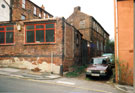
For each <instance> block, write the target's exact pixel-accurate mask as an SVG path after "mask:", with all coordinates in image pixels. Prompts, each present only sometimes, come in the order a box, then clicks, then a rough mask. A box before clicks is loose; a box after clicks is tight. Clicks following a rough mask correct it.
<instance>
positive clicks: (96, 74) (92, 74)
mask: <svg viewBox="0 0 135 93" xmlns="http://www.w3.org/2000/svg"><path fill="white" fill-rule="evenodd" d="M91 76H99V74H91Z"/></svg>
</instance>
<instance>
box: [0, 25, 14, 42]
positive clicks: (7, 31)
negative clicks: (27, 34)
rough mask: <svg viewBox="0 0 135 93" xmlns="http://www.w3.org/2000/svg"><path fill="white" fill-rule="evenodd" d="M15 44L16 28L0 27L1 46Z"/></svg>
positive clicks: (11, 26)
mask: <svg viewBox="0 0 135 93" xmlns="http://www.w3.org/2000/svg"><path fill="white" fill-rule="evenodd" d="M12 43H14V26H13V25H4V26H0V44H12Z"/></svg>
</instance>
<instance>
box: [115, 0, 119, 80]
mask: <svg viewBox="0 0 135 93" xmlns="http://www.w3.org/2000/svg"><path fill="white" fill-rule="evenodd" d="M115 11H116V12H115V14H116V15H115V18H116V19H115V21H116V59H117V61H118V60H119V34H118V5H117V0H115ZM117 72H118V81H119V74H120V73H119V68H118V69H117Z"/></svg>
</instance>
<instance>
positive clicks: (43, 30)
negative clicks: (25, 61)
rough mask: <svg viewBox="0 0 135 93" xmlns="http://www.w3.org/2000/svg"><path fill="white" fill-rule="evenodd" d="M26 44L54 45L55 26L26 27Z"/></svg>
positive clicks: (50, 24)
mask: <svg viewBox="0 0 135 93" xmlns="http://www.w3.org/2000/svg"><path fill="white" fill-rule="evenodd" d="M25 42H26V44H27V43H54V42H55V24H54V23H49V24H48V23H47V24H30V25H26V39H25Z"/></svg>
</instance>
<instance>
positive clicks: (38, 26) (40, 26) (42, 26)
mask: <svg viewBox="0 0 135 93" xmlns="http://www.w3.org/2000/svg"><path fill="white" fill-rule="evenodd" d="M36 28H44V25H36Z"/></svg>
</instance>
